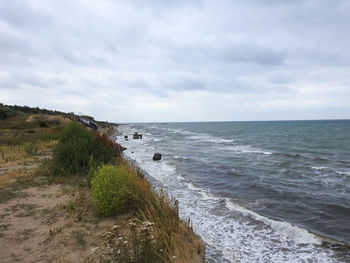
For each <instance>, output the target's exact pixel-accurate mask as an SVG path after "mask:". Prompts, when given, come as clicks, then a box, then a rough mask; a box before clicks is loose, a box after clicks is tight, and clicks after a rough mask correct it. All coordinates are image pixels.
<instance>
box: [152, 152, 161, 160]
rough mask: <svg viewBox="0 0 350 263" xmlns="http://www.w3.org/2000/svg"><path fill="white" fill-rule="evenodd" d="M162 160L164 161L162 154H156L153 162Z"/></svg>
mask: <svg viewBox="0 0 350 263" xmlns="http://www.w3.org/2000/svg"><path fill="white" fill-rule="evenodd" d="M160 159H162V155H161V154H160V153H155V154H154V155H153V161H159V160H160Z"/></svg>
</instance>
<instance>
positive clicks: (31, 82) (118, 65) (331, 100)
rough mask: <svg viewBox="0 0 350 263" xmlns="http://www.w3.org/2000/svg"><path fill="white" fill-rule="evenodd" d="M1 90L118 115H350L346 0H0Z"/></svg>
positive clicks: (122, 118) (7, 99) (64, 107)
mask: <svg viewBox="0 0 350 263" xmlns="http://www.w3.org/2000/svg"><path fill="white" fill-rule="evenodd" d="M0 102H2V103H5V104H11V105H13V104H17V105H28V106H34V107H36V106H38V107H40V108H47V109H56V110H61V111H65V112H75V113H77V114H79V113H80V114H88V115H92V116H94V117H95V118H96V119H99V120H108V121H115V122H172V121H250V120H295V119H349V118H350V1H348V0H332V1H329V0H293V1H287V0H285V1H282V0H210V1H209V0H208V1H204V0H203V1H202V0H171V1H163V0H153V1H152V0H134V1H132V0H125V1H123V0H74V1H71V0H70V1H68V0H56V1H54V0H0Z"/></svg>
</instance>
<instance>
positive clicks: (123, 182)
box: [91, 165, 135, 216]
mask: <svg viewBox="0 0 350 263" xmlns="http://www.w3.org/2000/svg"><path fill="white" fill-rule="evenodd" d="M132 188H133V183H132V178H131V175H130V172H129V170H128V169H126V168H125V167H123V166H113V165H103V166H101V167H99V168H98V169H97V171H96V172H95V175H94V177H93V178H92V180H91V195H92V199H93V203H94V207H95V208H96V210H97V211H98V212H99V213H100V214H101V215H104V216H110V215H113V214H115V213H117V212H120V211H122V210H125V209H127V208H128V207H130V205H132V203H133V202H134V201H135V198H134V195H133V192H134V191H133V189H132Z"/></svg>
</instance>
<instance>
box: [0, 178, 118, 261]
mask: <svg viewBox="0 0 350 263" xmlns="http://www.w3.org/2000/svg"><path fill="white" fill-rule="evenodd" d="M39 179H40V178H39ZM35 183H37V182H35ZM32 184H33V182H32ZM8 193H10V191H9V192H8ZM88 198H89V197H88V195H87V194H86V193H85V192H84V191H83V190H82V189H78V188H75V187H72V186H69V185H61V184H51V185H50V184H45V183H44V184H43V183H42V182H39V183H38V186H30V187H28V188H25V189H19V191H15V192H13V195H12V199H11V200H8V201H5V202H1V203H0V255H1V257H0V262H89V261H90V262H96V261H95V259H96V258H95V259H94V255H93V254H94V253H95V252H96V250H97V249H98V248H99V247H100V246H101V243H103V233H105V232H106V231H108V230H109V229H110V228H111V227H112V226H113V220H112V219H101V218H98V217H97V216H96V215H94V213H91V212H90V211H88V209H86V208H85V209H84V206H86V205H87V206H89V204H88V203H89V200H88Z"/></svg>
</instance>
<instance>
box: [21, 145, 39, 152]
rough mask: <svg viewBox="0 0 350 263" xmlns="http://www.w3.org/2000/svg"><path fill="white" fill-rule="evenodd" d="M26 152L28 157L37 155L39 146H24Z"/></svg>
mask: <svg viewBox="0 0 350 263" xmlns="http://www.w3.org/2000/svg"><path fill="white" fill-rule="evenodd" d="M24 151H25V152H26V153H27V155H36V154H37V152H38V146H37V145H35V144H33V143H27V144H25V145H24Z"/></svg>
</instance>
